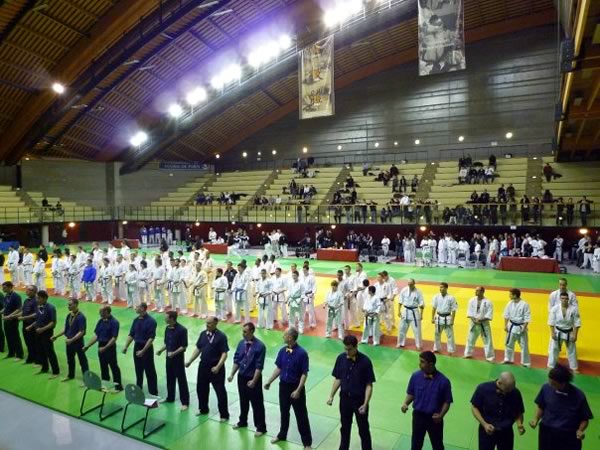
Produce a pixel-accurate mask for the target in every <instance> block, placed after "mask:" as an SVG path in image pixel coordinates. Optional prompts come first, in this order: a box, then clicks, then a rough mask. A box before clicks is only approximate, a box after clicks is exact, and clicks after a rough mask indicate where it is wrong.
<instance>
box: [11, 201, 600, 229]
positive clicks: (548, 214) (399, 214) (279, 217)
mask: <svg viewBox="0 0 600 450" xmlns="http://www.w3.org/2000/svg"><path fill="white" fill-rule="evenodd" d="M569 211H570V209H567V208H562V210H560V211H559V209H558V208H557V205H556V204H542V205H540V207H536V206H535V205H533V204H531V205H530V206H529V209H528V210H523V209H522V207H521V205H520V204H506V203H504V204H495V203H487V204H472V203H465V204H458V205H457V204H455V203H450V202H447V203H438V204H433V203H413V204H411V205H408V206H399V205H383V204H381V205H377V204H372V203H371V204H369V203H367V204H365V203H359V204H356V205H349V204H343V205H320V206H317V205H312V204H303V203H294V204H280V205H276V206H262V205H259V206H256V205H248V204H244V205H221V204H218V203H213V204H212V205H203V206H200V205H198V206H190V207H184V208H182V207H181V206H152V207H151V206H145V207H135V206H119V207H114V208H99V209H98V208H96V209H90V208H66V209H62V210H51V209H48V208H15V207H0V225H3V224H34V223H69V222H98V221H132V222H164V221H169V222H188V223H194V222H236V223H286V224H324V225H336V224H340V225H345V224H352V225H361V224H362V225H457V226H509V225H515V226H538V227H555V226H564V227H568V226H574V227H596V226H600V214H599V213H598V209H597V208H596V205H595V204H593V203H592V204H591V205H590V212H589V214H582V213H581V212H580V205H579V204H578V203H576V204H575V206H574V208H573V211H572V213H571V212H569Z"/></svg>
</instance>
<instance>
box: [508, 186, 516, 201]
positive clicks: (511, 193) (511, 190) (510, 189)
mask: <svg viewBox="0 0 600 450" xmlns="http://www.w3.org/2000/svg"><path fill="white" fill-rule="evenodd" d="M506 193H507V194H508V197H509V198H510V197H514V196H515V195H516V194H517V192H516V190H515V187H514V186H513V184H512V183H510V184H509V185H508V187H507V188H506Z"/></svg>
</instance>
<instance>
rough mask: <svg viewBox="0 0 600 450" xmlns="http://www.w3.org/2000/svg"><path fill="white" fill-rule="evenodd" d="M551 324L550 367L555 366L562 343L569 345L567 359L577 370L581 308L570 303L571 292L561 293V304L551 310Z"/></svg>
mask: <svg viewBox="0 0 600 450" xmlns="http://www.w3.org/2000/svg"><path fill="white" fill-rule="evenodd" d="M548 325H549V326H550V351H549V352H548V367H550V368H554V366H555V365H556V363H557V362H558V355H559V354H560V351H561V349H562V345H563V344H565V346H566V347H567V359H568V360H569V367H570V368H571V370H572V371H574V372H577V369H578V365H577V347H576V342H577V334H578V333H579V328H581V317H580V316H579V308H577V306H574V305H571V304H569V294H568V293H566V292H563V293H561V294H560V304H558V305H556V306H554V307H553V308H552V310H551V311H550V318H549V319H548Z"/></svg>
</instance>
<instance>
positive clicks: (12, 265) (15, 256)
mask: <svg viewBox="0 0 600 450" xmlns="http://www.w3.org/2000/svg"><path fill="white" fill-rule="evenodd" d="M7 267H8V271H9V272H10V281H12V283H13V285H15V286H17V285H18V284H19V276H18V271H19V252H18V251H17V250H16V249H15V248H13V247H9V250H8V258H7Z"/></svg>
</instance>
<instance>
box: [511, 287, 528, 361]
mask: <svg viewBox="0 0 600 450" xmlns="http://www.w3.org/2000/svg"><path fill="white" fill-rule="evenodd" d="M529 322H531V309H530V307H529V305H528V304H527V303H526V302H525V301H523V300H521V291H520V290H519V289H511V290H510V302H509V303H508V305H506V308H505V309H504V329H505V330H506V346H505V350H504V364H512V363H513V362H514V359H515V343H516V342H519V345H520V347H521V364H522V365H523V367H529V366H530V365H531V360H530V357H529V336H528V327H529Z"/></svg>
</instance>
